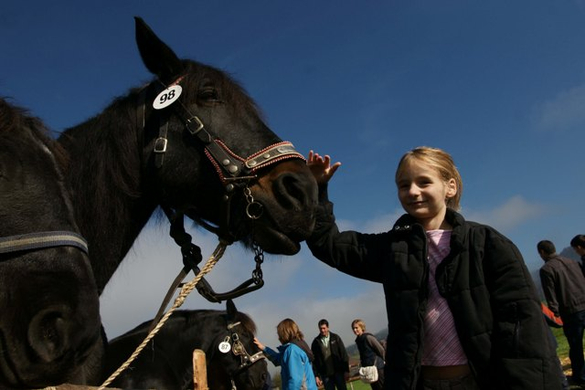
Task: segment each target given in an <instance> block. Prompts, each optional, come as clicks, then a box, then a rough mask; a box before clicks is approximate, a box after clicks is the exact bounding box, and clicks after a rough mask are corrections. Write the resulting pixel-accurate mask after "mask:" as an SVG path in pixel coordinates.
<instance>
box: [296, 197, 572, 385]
mask: <svg viewBox="0 0 585 390" xmlns="http://www.w3.org/2000/svg"><path fill="white" fill-rule="evenodd" d="M446 218H447V221H448V222H449V223H450V225H451V226H453V231H452V234H451V252H450V254H449V255H448V256H447V258H445V259H444V260H443V262H442V263H441V264H440V265H439V266H438V268H437V271H436V283H437V286H438V289H439V292H440V294H441V295H442V296H443V297H445V298H446V299H447V301H448V303H449V308H450V309H451V312H452V313H453V317H454V319H455V326H456V330H457V334H458V335H459V339H460V340H461V344H462V346H463V349H464V351H465V353H466V355H467V358H468V360H469V366H470V368H471V370H472V373H473V375H474V376H475V378H476V381H477V383H478V384H479V386H480V387H481V389H494V390H495V389H498V390H499V389H530V390H552V389H560V388H561V383H560V380H559V378H560V375H561V373H560V371H559V370H560V369H559V367H558V366H559V365H558V362H557V360H556V359H557V356H556V352H555V350H554V348H553V346H552V343H551V341H550V338H549V335H548V332H549V331H550V330H549V329H547V326H546V324H545V322H544V318H543V315H542V313H541V311H540V301H539V299H538V297H537V294H536V290H535V287H534V283H533V281H532V279H531V276H530V274H529V273H528V270H527V268H526V266H525V264H524V261H523V259H522V256H521V255H520V253H519V251H518V249H517V248H516V246H515V245H514V244H513V243H512V242H511V241H509V240H508V239H507V238H506V237H504V236H502V235H501V234H500V233H498V232H497V231H495V230H494V229H492V228H490V227H488V226H484V225H480V224H477V223H473V222H466V221H465V220H464V219H463V217H462V216H461V215H460V214H458V213H456V212H454V211H452V210H447V216H446ZM307 244H308V246H309V248H310V249H311V251H312V252H313V255H314V256H315V257H317V258H318V259H320V260H321V261H323V262H325V263H327V264H329V265H330V266H332V267H335V268H337V269H339V270H340V271H342V272H345V273H347V274H349V275H352V276H355V277H358V278H361V279H366V280H370V281H373V282H378V283H382V285H383V287H384V293H385V297H386V310H387V316H388V339H387V346H386V366H385V378H386V379H385V388H387V389H416V388H417V384H418V381H419V377H420V371H421V356H422V347H423V346H422V345H421V342H422V341H421V340H423V329H424V328H423V320H424V315H425V312H426V304H427V296H428V277H429V266H428V262H427V260H426V259H427V239H426V234H425V232H424V229H423V227H422V226H421V225H420V224H418V223H417V222H416V220H414V219H413V218H412V217H410V216H409V215H404V216H403V217H401V218H400V219H399V220H398V221H397V222H396V224H395V226H394V228H393V229H392V230H391V231H389V232H386V233H381V234H361V233H358V232H353V231H347V232H339V230H338V228H337V226H336V225H335V217H334V216H333V204H332V203H330V202H328V201H325V202H322V203H321V205H320V207H319V210H318V215H317V226H316V229H315V231H314V233H313V235H312V236H311V237H310V239H309V240H308V241H307Z"/></svg>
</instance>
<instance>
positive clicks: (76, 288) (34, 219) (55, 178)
mask: <svg viewBox="0 0 585 390" xmlns="http://www.w3.org/2000/svg"><path fill="white" fill-rule="evenodd" d="M64 161H65V154H64V153H63V150H62V149H61V148H59V146H58V144H57V143H56V142H55V141H54V140H52V139H51V138H50V137H48V134H47V131H46V129H45V127H44V126H43V124H42V123H41V122H40V121H39V120H38V119H36V118H34V117H31V116H29V114H28V113H27V112H26V111H25V110H23V109H21V108H19V107H15V106H13V105H11V104H9V103H8V102H7V101H6V100H3V99H0V237H2V238H0V388H2V389H6V388H32V387H45V386H48V385H53V384H59V383H63V382H75V383H83V382H88V381H95V380H96V379H97V377H92V375H94V376H95V375H96V374H97V373H98V372H99V370H98V368H99V367H100V365H99V364H101V363H100V358H101V356H102V355H103V342H102V339H101V337H100V336H101V334H100V322H99V321H100V317H99V301H98V293H97V287H96V284H95V281H94V278H93V273H92V270H91V266H90V263H89V258H88V257H87V255H86V251H87V246H86V244H85V241H84V240H83V238H82V237H81V236H79V234H78V233H79V230H78V227H77V225H76V222H75V218H74V214H73V208H72V205H71V202H70V199H69V194H68V192H67V191H66V187H65V183H64V177H63V175H62V173H61V164H63V163H64Z"/></svg>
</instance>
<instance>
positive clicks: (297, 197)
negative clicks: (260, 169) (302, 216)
mask: <svg viewBox="0 0 585 390" xmlns="http://www.w3.org/2000/svg"><path fill="white" fill-rule="evenodd" d="M311 184H312V183H311V182H309V181H307V180H306V179H305V178H304V177H302V176H299V175H297V174H294V173H285V174H282V175H280V176H279V177H278V179H276V180H275V181H274V187H273V190H274V195H275V197H276V198H277V199H278V200H279V202H280V203H281V205H282V206H283V207H284V208H288V209H293V210H301V209H303V208H305V207H306V206H308V205H310V204H312V203H313V200H314V199H316V191H313V189H314V188H313V187H314V186H312V185H311Z"/></svg>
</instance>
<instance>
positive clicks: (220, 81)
mask: <svg viewBox="0 0 585 390" xmlns="http://www.w3.org/2000/svg"><path fill="white" fill-rule="evenodd" d="M184 64H185V70H186V73H185V75H184V77H183V80H182V81H181V83H182V86H183V93H185V94H186V95H185V100H187V101H194V100H195V99H196V98H197V96H196V94H197V93H198V91H199V88H200V86H201V83H202V81H203V80H204V79H206V78H209V79H211V80H212V81H213V83H214V85H216V86H217V88H218V90H219V91H220V92H221V94H222V96H220V97H221V98H222V99H223V100H225V101H227V102H229V105H228V107H229V108H230V109H231V110H233V111H234V112H236V113H241V114H248V115H256V116H258V117H259V118H260V120H262V121H264V114H263V113H262V111H261V110H260V108H259V107H258V106H257V105H256V102H255V101H254V100H253V99H252V98H251V97H250V96H249V95H248V93H247V92H246V90H245V89H244V87H243V86H242V85H241V84H240V83H239V82H238V81H237V80H235V79H233V78H232V76H231V75H230V74H228V73H227V72H225V71H223V70H220V69H218V68H215V67H212V66H209V65H205V64H202V63H200V62H196V61H191V60H185V61H184Z"/></svg>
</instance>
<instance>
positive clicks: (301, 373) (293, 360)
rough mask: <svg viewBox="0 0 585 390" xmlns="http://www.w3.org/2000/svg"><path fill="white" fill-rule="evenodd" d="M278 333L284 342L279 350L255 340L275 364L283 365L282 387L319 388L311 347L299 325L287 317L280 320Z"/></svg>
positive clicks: (295, 388)
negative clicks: (314, 371)
mask: <svg viewBox="0 0 585 390" xmlns="http://www.w3.org/2000/svg"><path fill="white" fill-rule="evenodd" d="M276 333H277V334H278V340H279V341H280V342H281V343H282V345H280V346H279V347H278V348H277V349H278V352H277V351H275V350H273V349H271V348H269V347H266V346H265V345H263V344H262V343H261V342H260V341H258V339H254V342H255V343H256V345H257V346H258V348H260V349H261V350H262V351H263V352H264V354H265V355H266V357H268V359H269V360H270V361H271V362H272V363H273V364H274V365H275V366H281V371H280V378H281V381H282V389H283V390H299V389H303V390H304V389H306V390H317V383H316V382H315V375H314V374H313V369H312V367H311V360H312V353H311V349H310V348H309V346H308V345H307V343H306V342H305V340H304V339H303V333H302V332H301V330H300V329H299V327H298V325H297V324H296V323H295V322H294V321H293V320H291V319H290V318H286V319H284V320H282V321H280V323H279V324H278V326H277V327H276Z"/></svg>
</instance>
